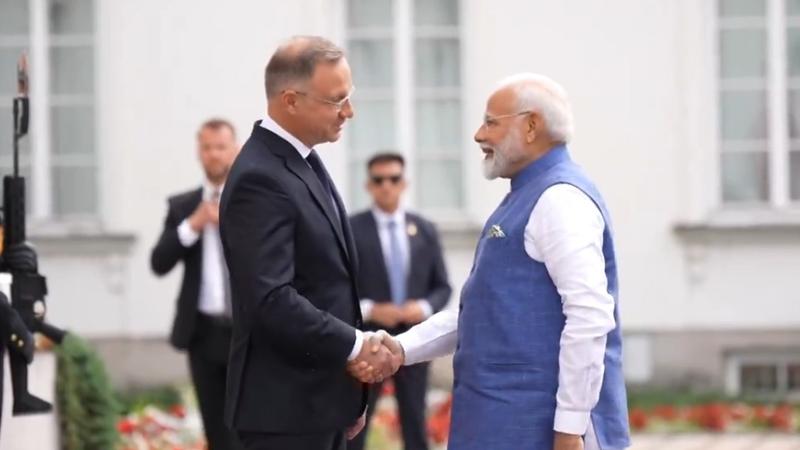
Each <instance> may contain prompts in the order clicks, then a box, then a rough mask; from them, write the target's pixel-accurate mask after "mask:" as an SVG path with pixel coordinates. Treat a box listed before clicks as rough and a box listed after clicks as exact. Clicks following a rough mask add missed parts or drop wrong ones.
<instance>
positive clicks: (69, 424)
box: [55, 334, 119, 450]
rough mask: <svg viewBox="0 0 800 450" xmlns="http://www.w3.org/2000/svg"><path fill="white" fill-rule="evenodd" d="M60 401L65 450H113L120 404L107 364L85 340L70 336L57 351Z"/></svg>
mask: <svg viewBox="0 0 800 450" xmlns="http://www.w3.org/2000/svg"><path fill="white" fill-rule="evenodd" d="M55 353H56V357H57V359H58V376H57V378H56V401H57V403H58V409H59V421H60V426H61V447H62V449H64V450H110V449H113V448H115V447H116V445H117V443H118V442H119V435H118V433H117V427H116V425H117V418H118V412H119V406H118V403H117V401H116V399H115V397H114V393H113V390H112V388H111V383H110V381H109V379H108V375H107V374H106V371H105V367H104V366H103V361H102V360H101V359H100V357H99V356H97V354H96V353H95V352H94V351H93V350H92V349H91V348H90V347H89V345H88V344H87V343H86V342H85V341H84V340H82V339H81V338H79V337H77V336H75V335H73V334H68V335H67V336H66V337H65V338H64V341H63V342H62V343H61V345H60V346H56V347H55Z"/></svg>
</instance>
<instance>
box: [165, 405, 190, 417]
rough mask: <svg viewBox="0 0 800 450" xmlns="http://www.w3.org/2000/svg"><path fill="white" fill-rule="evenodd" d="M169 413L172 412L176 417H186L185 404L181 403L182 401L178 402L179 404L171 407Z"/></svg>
mask: <svg viewBox="0 0 800 450" xmlns="http://www.w3.org/2000/svg"><path fill="white" fill-rule="evenodd" d="M169 413H170V414H172V415H173V416H175V417H178V418H181V419H183V418H184V417H186V408H185V407H184V406H183V405H181V404H180V403H178V404H175V405H172V406H171V407H170V408H169Z"/></svg>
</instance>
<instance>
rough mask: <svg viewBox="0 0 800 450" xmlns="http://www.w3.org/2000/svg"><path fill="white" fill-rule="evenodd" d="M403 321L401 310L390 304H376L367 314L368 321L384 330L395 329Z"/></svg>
mask: <svg viewBox="0 0 800 450" xmlns="http://www.w3.org/2000/svg"><path fill="white" fill-rule="evenodd" d="M402 319H403V310H401V309H400V308H399V307H398V306H397V305H395V304H394V303H391V302H377V303H375V305H374V306H373V307H372V311H370V313H369V321H370V322H375V323H377V324H378V325H380V326H382V327H386V328H394V327H396V326H397V325H398V324H399V323H400V321H401V320H402Z"/></svg>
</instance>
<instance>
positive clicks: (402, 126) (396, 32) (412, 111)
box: [340, 0, 468, 220]
mask: <svg viewBox="0 0 800 450" xmlns="http://www.w3.org/2000/svg"><path fill="white" fill-rule="evenodd" d="M456 1H457V2H458V3H459V8H458V11H459V17H458V24H457V25H452V26H415V24H414V21H413V17H414V0H391V4H392V14H393V19H394V20H393V21H392V26H391V30H392V31H391V34H390V35H387V34H386V33H385V32H384V31H383V29H380V30H375V29H370V28H362V29H356V30H354V29H353V28H351V27H350V25H349V24H348V21H347V17H348V12H349V11H348V8H349V7H350V5H349V2H348V1H347V0H341V3H340V4H341V6H342V10H343V14H342V35H343V37H344V39H343V42H345V43H346V44H345V47H346V48H349V45H348V44H349V43H350V42H351V41H353V40H360V39H366V40H370V39H382V38H387V39H390V40H391V41H392V43H393V51H394V54H393V64H394V67H393V69H394V72H393V77H394V83H393V86H392V88H390V89H388V90H387V92H386V93H384V95H382V96H380V95H379V94H380V93H379V92H377V90H372V89H369V90H368V89H365V88H362V87H360V86H356V88H357V92H358V95H359V96H360V97H361V98H362V99H363V98H364V96H365V95H367V96H373V95H379V96H380V99H382V100H391V101H392V102H393V108H394V119H395V121H394V129H393V130H392V132H393V133H394V135H395V138H394V140H395V147H394V148H393V149H392V150H394V151H397V152H399V153H400V154H402V155H403V157H404V158H405V160H406V168H405V173H406V177H407V178H408V179H409V180H410V181H411V182H410V183H409V186H408V189H407V191H406V194H405V199H404V203H405V204H406V205H408V206H410V207H415V206H416V205H418V203H419V201H418V195H420V191H419V181H420V180H419V179H418V173H417V172H418V171H417V163H418V162H419V160H420V159H422V160H430V161H434V160H436V161H457V162H458V163H459V166H460V167H459V180H458V182H459V186H458V187H457V189H459V190H460V192H462V196H461V199H460V203H459V204H458V205H456V206H454V207H445V208H435V209H433V208H423V209H422V212H424V213H426V214H428V215H430V216H431V217H433V218H435V219H441V220H448V219H451V220H452V219H456V220H457V219H460V218H462V217H463V216H464V213H465V211H466V209H467V206H468V199H467V198H466V196H465V193H466V191H465V178H466V163H465V159H464V152H463V143H462V142H461V141H462V139H463V134H464V124H463V122H461V126H460V129H459V130H458V135H457V136H455V139H457V141H456V142H455V143H454V146H456V147H457V148H458V152H457V153H456V154H453V155H441V154H437V155H432V156H430V157H428V158H420V157H419V156H418V154H417V153H418V152H417V146H416V142H417V139H418V136H417V130H416V124H415V120H416V104H417V102H418V101H420V100H434V99H437V100H441V99H455V100H458V101H459V113H458V119H459V121H462V120H463V115H464V109H465V104H464V100H463V99H464V96H463V86H464V82H463V80H464V64H463V62H464V45H463V44H464V38H463V30H464V27H463V8H464V5H463V4H462V2H461V0H456ZM419 38H454V39H457V40H458V42H459V68H458V71H459V76H460V80H461V82H460V83H459V86H451V87H448V88H446V89H445V91H446V92H445V93H444V94H442V93H441V92H438V93H432V92H431V91H432V89H430V88H428V89H424V88H420V87H418V86H417V85H416V81H415V73H416V71H415V56H416V54H415V52H414V51H415V40H416V39H419ZM355 107H356V114H358V104H356V105H355ZM345 147H346V148H347V149H348V155H347V163H346V167H347V169H346V170H347V171H348V178H349V177H352V176H353V174H352V173H349V171H350V170H365V169H364V165H365V164H366V160H365V159H364V158H363V155H361V156H353V154H352V150H353V149H352V147H351V146H350V143H349V141H346V143H345ZM362 150H364V149H362ZM380 150H386V149H377V148H376V149H372V150H371V151H380ZM352 186H353V185H352V183H351V184H349V185H348V189H351V188H352ZM347 198H348V200H350V201H354V200H355V199H356V193H355V192H347Z"/></svg>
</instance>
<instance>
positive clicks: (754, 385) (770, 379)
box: [740, 364, 778, 392]
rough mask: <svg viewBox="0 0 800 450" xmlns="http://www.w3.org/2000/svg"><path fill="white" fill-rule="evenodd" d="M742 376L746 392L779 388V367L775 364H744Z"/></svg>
mask: <svg viewBox="0 0 800 450" xmlns="http://www.w3.org/2000/svg"><path fill="white" fill-rule="evenodd" d="M740 376H741V384H742V391H744V392H772V391H776V390H777V389H778V368H777V367H776V366H775V365H768V364H747V365H743V366H742V367H741V370H740Z"/></svg>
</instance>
